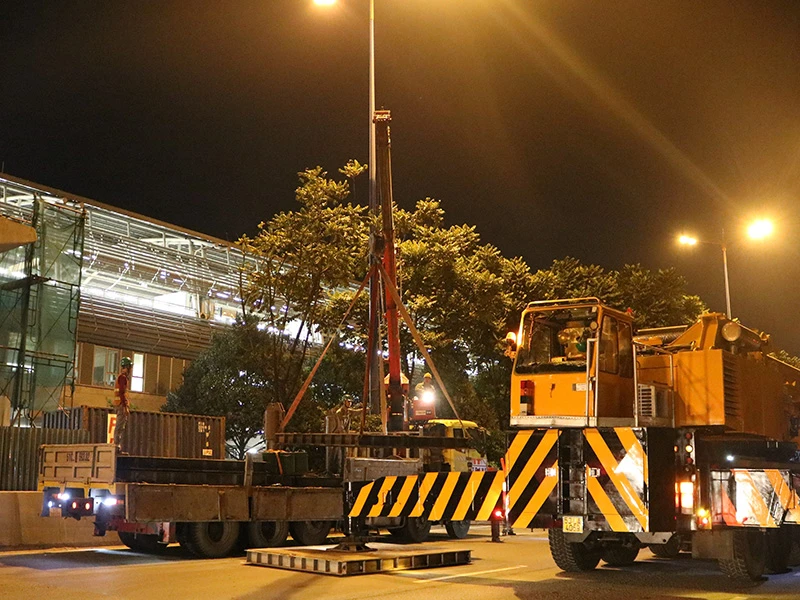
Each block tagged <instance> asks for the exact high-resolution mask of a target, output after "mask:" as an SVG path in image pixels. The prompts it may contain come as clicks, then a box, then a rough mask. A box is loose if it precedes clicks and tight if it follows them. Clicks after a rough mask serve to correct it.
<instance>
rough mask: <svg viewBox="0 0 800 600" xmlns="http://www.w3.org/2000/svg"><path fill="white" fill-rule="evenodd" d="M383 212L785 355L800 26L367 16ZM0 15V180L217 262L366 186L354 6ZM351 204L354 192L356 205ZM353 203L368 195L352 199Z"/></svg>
mask: <svg viewBox="0 0 800 600" xmlns="http://www.w3.org/2000/svg"><path fill="white" fill-rule="evenodd" d="M376 5H377V6H376V55H377V69H376V70H377V89H378V92H377V96H378V106H379V107H381V106H383V107H385V108H388V109H390V110H391V111H392V116H393V126H392V142H393V147H392V160H393V180H394V194H395V200H396V201H397V202H398V203H399V204H400V205H401V206H403V207H407V208H410V207H412V206H413V204H414V202H415V201H416V200H417V199H419V198H422V197H425V196H432V197H435V198H438V199H440V200H441V201H442V202H443V206H444V208H445V210H446V212H447V215H448V222H449V223H451V224H456V223H464V222H466V223H470V224H474V225H476V226H477V227H478V231H479V232H480V233H481V234H482V236H483V239H484V240H485V241H487V242H491V243H493V244H495V245H497V246H498V247H499V248H500V249H501V250H502V251H503V252H504V253H505V254H507V255H521V256H522V257H524V258H525V259H526V260H527V261H528V262H529V264H530V265H531V266H532V267H533V268H534V269H535V268H544V267H547V266H548V265H549V264H550V263H551V262H552V260H553V259H555V258H563V257H564V256H566V255H572V256H576V257H578V258H580V259H582V260H584V261H587V262H593V263H597V264H600V265H603V266H604V267H607V268H619V267H621V266H622V265H624V264H625V263H636V262H640V263H642V264H643V265H645V266H647V267H649V268H660V267H667V266H675V267H677V268H678V269H679V271H680V272H682V273H683V274H685V275H686V276H687V278H688V280H689V284H690V291H691V292H692V293H697V294H700V295H701V296H702V297H703V298H704V299H705V300H706V302H707V303H709V304H710V306H711V307H712V308H713V309H716V310H720V311H722V310H724V307H725V304H724V293H723V279H722V260H721V253H720V251H719V249H718V248H715V247H712V246H706V247H700V248H697V249H695V250H694V251H691V252H686V251H683V250H679V249H677V248H676V246H675V244H674V242H673V240H674V236H675V234H676V233H678V232H679V231H681V230H683V229H686V230H692V231H694V232H696V233H697V235H699V236H700V237H705V238H707V239H716V238H718V237H719V236H720V232H721V230H722V229H723V228H724V229H725V230H726V231H727V233H728V235H729V237H730V238H731V239H733V240H736V241H738V239H737V238H739V237H740V232H741V230H742V226H743V223H745V222H746V221H747V220H748V219H749V218H751V217H753V216H757V215H767V216H770V217H772V218H773V219H774V220H775V222H776V225H777V228H778V230H777V235H776V236H775V237H774V238H773V239H771V240H769V241H768V242H763V243H760V244H754V243H752V242H746V241H741V243H736V241H734V243H733V244H732V246H731V248H730V251H729V263H730V276H731V293H732V304H733V311H734V314H735V315H738V316H739V317H740V318H741V319H742V321H743V322H744V323H745V324H747V325H750V326H753V327H757V328H761V329H764V330H767V331H769V332H772V333H773V334H774V338H775V339H776V340H777V342H778V343H779V344H780V345H782V346H784V347H786V348H787V349H789V350H790V351H792V352H794V353H799V354H800V314H798V297H800V282H799V277H798V276H800V245H799V244H798V239H800V237H799V236H800V118H798V117H800V3H798V2H796V1H794V0H787V1H785V2H779V1H771V0H762V1H751V2H737V1H735V0H719V1H714V0H705V1H703V2H697V1H694V0H683V1H674V0H659V1H658V2H652V1H649V0H635V1H634V0H376ZM1 6H2V8H0V86H2V88H1V90H0V160H2V161H3V163H4V168H5V171H6V172H7V173H9V174H12V175H16V176H19V177H23V178H26V179H30V180H33V181H35V182H38V183H42V184H45V185H49V186H53V187H56V188H60V189H63V190H66V191H68V192H71V193H74V194H79V195H83V196H87V197H90V198H93V199H96V200H99V201H101V202H106V203H108V204H112V205H115V206H119V207H123V208H127V209H130V210H134V211H138V212H141V213H144V214H146V215H149V216H152V217H155V218H158V219H162V220H165V221H169V222H172V223H176V224H179V225H182V226H185V227H189V228H192V229H196V230H198V231H202V232H205V233H208V234H212V235H215V236H218V237H222V238H227V239H231V240H233V239H236V238H237V237H238V236H239V235H240V234H241V233H244V232H252V231H253V230H254V228H255V225H256V224H257V223H258V221H260V220H262V219H263V220H266V219H268V218H269V217H270V216H271V215H273V214H274V213H275V212H276V211H279V210H285V209H290V208H292V206H293V192H294V188H295V187H296V173H297V172H298V171H300V170H302V169H304V168H306V167H311V166H315V165H321V166H323V167H324V168H326V169H327V170H329V171H330V172H332V173H335V172H336V170H337V169H338V168H339V167H340V166H342V165H343V164H344V162H346V161H347V159H349V158H356V159H358V160H360V161H361V162H367V116H368V115H367V113H368V111H367V65H368V18H367V17H368V2H367V0H339V4H338V5H337V6H336V7H334V8H332V9H324V8H320V7H317V6H314V5H313V4H312V2H311V0H257V1H244V0H241V1H223V0H217V1H214V0H206V1H189V0H149V1H147V0H138V1H134V0H130V1H123V0H118V1H115V0H103V1H98V2H88V1H78V0H74V1H69V2H66V1H61V0H59V1H52V2H42V1H37V0H25V1H20V2H17V3H14V2H8V0H7V1H6V3H3V4H2V5H1ZM365 187H366V186H363V188H365ZM363 188H362V190H363Z"/></svg>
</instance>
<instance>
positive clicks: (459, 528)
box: [444, 521, 470, 540]
mask: <svg viewBox="0 0 800 600" xmlns="http://www.w3.org/2000/svg"><path fill="white" fill-rule="evenodd" d="M469 526H470V522H469V521H446V522H445V524H444V528H445V530H446V531H447V535H448V536H450V537H451V538H453V539H454V540H463V539H464V538H465V537H467V534H468V533H469Z"/></svg>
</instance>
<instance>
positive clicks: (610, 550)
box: [602, 544, 639, 567]
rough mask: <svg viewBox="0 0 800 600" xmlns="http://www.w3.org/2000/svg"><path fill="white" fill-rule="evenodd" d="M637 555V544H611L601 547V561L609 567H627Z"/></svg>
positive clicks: (634, 560)
mask: <svg viewBox="0 0 800 600" xmlns="http://www.w3.org/2000/svg"><path fill="white" fill-rule="evenodd" d="M637 556H639V546H638V545H633V546H624V545H616V544H615V545H613V546H609V547H607V548H603V554H602V558H603V562H604V563H606V564H607V565H608V566H610V567H627V566H628V565H632V564H633V563H634V562H636V557H637Z"/></svg>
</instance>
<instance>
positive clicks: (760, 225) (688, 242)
mask: <svg viewBox="0 0 800 600" xmlns="http://www.w3.org/2000/svg"><path fill="white" fill-rule="evenodd" d="M774 230H775V227H774V226H773V224H772V221H770V220H769V219H758V220H756V221H753V222H752V223H751V224H750V225H748V227H747V235H748V237H749V238H750V239H753V240H763V239H764V238H767V237H769V236H770V235H772V232H773V231H774ZM678 243H679V244H680V245H682V246H696V245H697V244H709V245H711V246H719V247H720V248H721V249H722V270H723V273H724V275H725V307H726V310H727V313H726V314H727V316H728V318H729V319H730V318H732V317H731V285H730V281H729V279H728V246H729V245H730V243H729V242H728V240H727V238H726V237H725V230H724V229H723V230H722V239H721V240H719V241H708V240H701V239H698V238H696V237H694V236H692V235H688V234H685V233H684V234H681V235H680V236H678Z"/></svg>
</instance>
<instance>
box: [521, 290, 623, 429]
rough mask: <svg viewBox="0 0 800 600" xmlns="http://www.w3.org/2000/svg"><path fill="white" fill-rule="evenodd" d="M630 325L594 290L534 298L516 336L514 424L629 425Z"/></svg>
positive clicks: (525, 312) (535, 425) (523, 314)
mask: <svg viewBox="0 0 800 600" xmlns="http://www.w3.org/2000/svg"><path fill="white" fill-rule="evenodd" d="M632 330H633V327H632V317H631V315H630V314H628V313H625V312H622V311H619V310H615V309H613V308H610V307H608V306H605V305H603V304H602V303H601V302H600V300H599V299H597V298H578V299H572V300H553V301H543V302H531V303H530V304H529V305H528V306H527V308H526V309H525V310H524V311H523V313H522V319H521V322H520V328H519V332H518V333H517V334H516V335H514V336H513V338H512V340H513V342H512V344H511V355H512V356H513V358H514V367H513V371H512V376H511V425H512V426H515V427H543V426H559V427H564V426H566V427H569V426H575V427H584V426H624V425H632V424H633V420H634V404H635V402H634V401H635V389H636V386H635V382H634V352H633V335H632Z"/></svg>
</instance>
